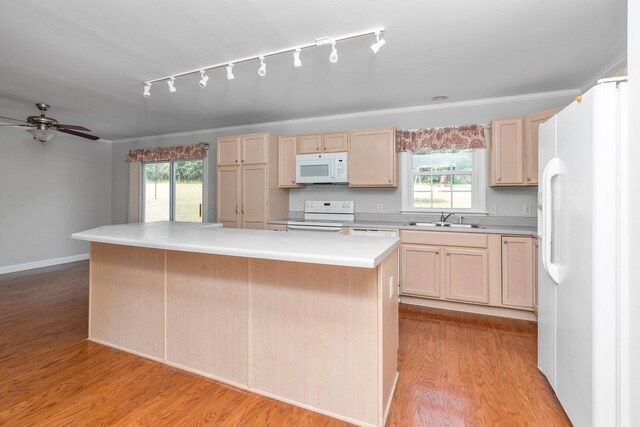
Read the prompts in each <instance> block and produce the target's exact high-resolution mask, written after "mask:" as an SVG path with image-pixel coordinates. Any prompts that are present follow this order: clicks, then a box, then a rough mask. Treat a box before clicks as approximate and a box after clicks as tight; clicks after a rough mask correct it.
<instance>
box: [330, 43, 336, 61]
mask: <svg viewBox="0 0 640 427" xmlns="http://www.w3.org/2000/svg"><path fill="white" fill-rule="evenodd" d="M329 61H331V63H332V64H335V63H336V62H338V51H337V50H336V41H335V40H333V41H332V42H331V55H329Z"/></svg>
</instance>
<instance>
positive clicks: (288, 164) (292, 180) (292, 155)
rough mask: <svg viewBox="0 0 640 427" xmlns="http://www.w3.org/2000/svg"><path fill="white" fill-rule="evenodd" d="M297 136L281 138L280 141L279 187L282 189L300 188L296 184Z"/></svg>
mask: <svg viewBox="0 0 640 427" xmlns="http://www.w3.org/2000/svg"><path fill="white" fill-rule="evenodd" d="M297 142H298V138H297V137H295V136H281V137H280V138H279V140H278V185H279V186H280V188H298V187H300V186H299V185H298V184H296V145H297Z"/></svg>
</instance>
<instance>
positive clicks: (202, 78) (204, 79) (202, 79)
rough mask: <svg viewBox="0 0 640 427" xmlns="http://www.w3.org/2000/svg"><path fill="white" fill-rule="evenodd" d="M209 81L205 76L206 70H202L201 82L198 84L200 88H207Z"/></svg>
mask: <svg viewBox="0 0 640 427" xmlns="http://www.w3.org/2000/svg"><path fill="white" fill-rule="evenodd" d="M208 81H209V76H207V75H206V74H205V72H204V70H200V81H199V82H198V85H199V86H200V87H205V86H207V82H208Z"/></svg>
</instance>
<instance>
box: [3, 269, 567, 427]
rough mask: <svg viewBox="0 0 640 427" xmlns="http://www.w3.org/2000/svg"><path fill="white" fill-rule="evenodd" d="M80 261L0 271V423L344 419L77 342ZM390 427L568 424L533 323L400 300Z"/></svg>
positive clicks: (84, 289) (83, 294)
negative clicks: (543, 365)
mask: <svg viewBox="0 0 640 427" xmlns="http://www.w3.org/2000/svg"><path fill="white" fill-rule="evenodd" d="M87 304H88V264H87V262H78V263H73V264H67V265H64V266H57V267H49V268H45V269H40V270H33V271H30V272H22V273H13V274H8V275H4V276H0V425H7V426H32V425H34V426H35V425H37V426H62V425H91V426H98V425H151V426H164V425H166V426H175V425H205V424H209V425H216V426H344V425H346V424H345V423H343V422H341V421H337V420H334V419H331V418H329V417H326V416H324V415H320V414H317V413H314V412H311V411H307V410H304V409H300V408H297V407H295V406H291V405H287V404H284V403H281V402H278V401H275V400H273V399H269V398H265V397H262V396H258V395H254V394H251V393H247V392H245V391H242V390H238V389H235V388H232V387H228V386H226V385H223V384H220V383H217V382H215V381H212V380H209V379H205V378H201V377H198V376H196V375H193V374H190V373H186V372H182V371H179V370H177V369H174V368H171V367H167V366H164V365H162V364H159V363H155V362H152V361H149V360H146V359H143V358H140V357H137V356H133V355H130V354H128V353H124V352H121V351H118V350H114V349H111V348H109V347H104V346H101V345H98V344H95V343H91V342H89V341H87V340H86V336H87V333H86V332H87ZM399 362H400V363H399V370H400V378H399V382H398V387H397V390H396V395H395V398H394V401H393V405H392V408H391V413H390V415H389V421H388V424H387V425H389V426H495V425H504V426H517V425H539V426H562V425H570V422H569V420H568V419H567V417H566V415H565V414H564V412H563V410H562V408H561V406H560V404H559V403H558V401H557V399H556V397H555V395H554V394H553V391H552V390H551V388H550V386H549V384H548V383H547V381H546V379H545V378H544V377H543V376H542V375H541V374H540V373H539V372H538V370H537V368H536V329H535V324H532V323H529V322H523V321H512V320H503V319H497V318H490V317H484V316H478V315H467V314H451V313H450V312H445V311H438V310H433V309H425V308H418V307H412V306H404V305H403V306H401V310H400V354H399Z"/></svg>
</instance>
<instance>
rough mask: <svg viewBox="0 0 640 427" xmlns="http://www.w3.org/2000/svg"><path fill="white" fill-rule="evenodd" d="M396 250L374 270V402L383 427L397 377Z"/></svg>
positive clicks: (397, 279) (397, 259)
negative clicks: (376, 288) (376, 370)
mask: <svg viewBox="0 0 640 427" xmlns="http://www.w3.org/2000/svg"><path fill="white" fill-rule="evenodd" d="M398 263H399V258H398V249H396V250H395V251H393V252H392V253H391V254H390V255H389V256H388V257H387V258H386V259H385V260H384V261H383V262H382V264H380V265H379V266H378V283H379V289H380V292H379V297H378V304H379V310H378V313H379V316H380V317H379V323H378V327H379V334H380V337H381V341H380V343H381V346H380V354H381V355H382V357H381V358H380V360H379V363H380V365H379V367H380V378H381V379H382V384H381V388H382V393H381V394H380V400H379V402H378V416H379V422H378V423H379V425H384V424H385V422H386V419H387V416H388V415H389V408H390V407H391V400H392V399H393V393H394V391H395V386H396V380H397V376H398V335H399V324H398V283H399V277H398V274H399V269H398Z"/></svg>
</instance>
